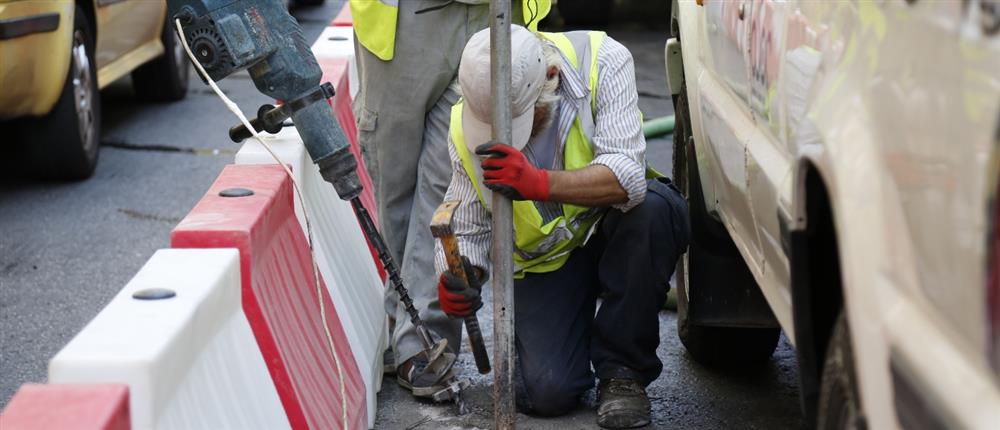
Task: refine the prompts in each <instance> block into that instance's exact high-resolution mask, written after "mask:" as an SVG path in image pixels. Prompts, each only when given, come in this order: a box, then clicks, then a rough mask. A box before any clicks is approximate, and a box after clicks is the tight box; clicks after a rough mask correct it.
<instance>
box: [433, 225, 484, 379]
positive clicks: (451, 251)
mask: <svg viewBox="0 0 1000 430" xmlns="http://www.w3.org/2000/svg"><path fill="white" fill-rule="evenodd" d="M440 239H441V247H442V248H444V257H445V260H446V261H448V271H449V272H451V273H452V274H454V275H456V276H458V277H459V278H460V279H461V280H462V281H465V285H469V274H467V273H465V267H464V266H463V265H462V255H461V254H460V253H459V249H458V241H457V240H455V236H454V235H451V234H449V235H445V236H442V237H441V238H440ZM465 331H466V332H468V334H469V346H471V347H472V356H473V357H474V358H475V359H476V367H477V368H478V369H479V373H481V374H484V375H485V374H487V373H490V370H492V367H491V366H490V356H489V355H488V354H487V353H486V342H485V341H483V333H482V331H481V330H480V329H479V318H477V317H476V314H475V313H473V314H472V315H469V316H467V317H465Z"/></svg>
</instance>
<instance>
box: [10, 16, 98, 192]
mask: <svg viewBox="0 0 1000 430" xmlns="http://www.w3.org/2000/svg"><path fill="white" fill-rule="evenodd" d="M70 43H71V45H70V60H69V67H67V72H66V81H65V82H64V83H63V89H62V92H61V93H60V95H59V100H58V101H57V102H56V104H55V106H54V107H53V108H52V111H51V112H49V113H48V114H47V115H45V116H43V117H41V118H38V119H28V120H25V121H24V126H25V127H26V130H23V133H22V136H31V139H29V140H30V141H29V142H26V145H27V146H26V147H25V151H26V154H25V155H26V156H27V158H28V160H27V161H28V163H27V164H28V166H29V167H28V169H27V170H28V172H29V174H30V175H31V176H34V177H37V178H39V179H54V180H81V179H87V178H89V177H90V176H91V175H92V174H93V173H94V168H95V167H96V166H97V155H98V149H99V146H100V135H101V94H100V90H99V89H98V87H97V67H96V61H95V58H94V32H93V30H92V29H91V28H90V23H89V22H87V15H85V14H84V12H83V9H81V8H80V7H79V6H77V7H76V10H75V12H74V13H73V32H72V34H71V35H70Z"/></svg>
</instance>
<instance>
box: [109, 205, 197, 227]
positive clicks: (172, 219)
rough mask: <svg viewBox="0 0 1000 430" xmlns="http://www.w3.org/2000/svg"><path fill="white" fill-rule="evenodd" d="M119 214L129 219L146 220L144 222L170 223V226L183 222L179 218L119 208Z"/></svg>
mask: <svg viewBox="0 0 1000 430" xmlns="http://www.w3.org/2000/svg"><path fill="white" fill-rule="evenodd" d="M118 212H121V213H123V214H125V215H126V216H128V217H129V218H134V219H141V220H144V221H159V222H165V223H169V224H176V223H179V222H181V219H180V218H178V217H169V216H162V215H156V214H148V213H145V212H139V211H137V210H134V209H125V208H118Z"/></svg>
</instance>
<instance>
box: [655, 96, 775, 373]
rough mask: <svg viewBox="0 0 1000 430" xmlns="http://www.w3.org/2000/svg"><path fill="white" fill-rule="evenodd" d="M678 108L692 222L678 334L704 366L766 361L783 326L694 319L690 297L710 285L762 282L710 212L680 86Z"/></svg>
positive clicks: (677, 174) (679, 148) (680, 275)
mask: <svg viewBox="0 0 1000 430" xmlns="http://www.w3.org/2000/svg"><path fill="white" fill-rule="evenodd" d="M674 111H675V113H676V114H675V118H676V127H675V128H674V154H673V157H674V161H673V169H674V171H673V175H674V180H675V182H676V183H677V185H678V188H680V189H681V190H682V191H683V193H684V195H685V197H687V199H688V214H689V217H690V220H691V221H690V222H691V242H690V244H689V245H688V252H687V254H685V255H684V257H683V258H681V259H680V261H678V262H677V266H678V267H677V270H676V273H677V335H678V337H680V339H681V343H683V344H684V347H685V348H686V349H687V350H688V353H690V354H691V356H692V357H693V358H694V359H695V361H698V362H699V363H702V364H706V365H710V366H716V367H730V366H737V365H744V364H752V363H759V362H764V361H766V360H767V359H768V358H770V357H771V354H772V353H774V349H775V347H777V345H778V338H779V336H780V335H781V331H780V329H778V328H770V327H766V328H756V327H749V328H748V327H723V326H710V325H700V324H697V323H695V322H693V321H691V319H690V318H689V310H690V304H691V302H692V300H690V299H691V298H692V297H696V295H698V294H707V293H705V290H706V289H707V288H708V285H709V284H710V283H714V282H726V283H727V284H728V283H732V284H733V285H741V286H748V287H749V288H754V289H755V288H757V286H756V283H755V282H754V280H753V276H752V275H751V274H750V270H749V269H748V268H747V267H746V263H745V262H744V261H743V258H742V257H741V256H740V254H739V251H738V250H737V249H736V245H735V244H733V241H732V239H730V238H729V234H728V233H727V232H726V229H725V227H724V226H723V225H722V224H721V223H720V222H718V221H716V220H715V219H714V218H712V217H711V216H710V215H709V214H708V213H707V211H706V210H705V201H704V196H703V194H702V190H701V179H700V177H699V175H698V168H697V164H696V163H697V161H696V157H695V153H694V152H695V147H694V141H693V139H692V138H691V126H690V116H689V115H690V113H689V111H688V104H687V90H686V88H682V89H681V92H680V95H679V96H678V97H677V99H676V103H675V109H674ZM719 274H724V275H722V277H720V275H719ZM701 302H702V303H704V301H701Z"/></svg>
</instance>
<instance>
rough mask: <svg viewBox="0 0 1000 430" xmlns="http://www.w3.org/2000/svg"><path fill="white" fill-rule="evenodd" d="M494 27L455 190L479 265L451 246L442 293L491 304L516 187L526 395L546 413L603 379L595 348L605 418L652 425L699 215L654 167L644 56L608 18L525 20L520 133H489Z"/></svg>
mask: <svg viewBox="0 0 1000 430" xmlns="http://www.w3.org/2000/svg"><path fill="white" fill-rule="evenodd" d="M489 38H490V36H489V31H488V30H484V31H480V32H479V33H476V34H475V35H474V36H472V38H471V40H470V41H469V43H468V45H467V46H466V48H465V51H464V53H463V55H462V64H461V66H460V67H459V72H458V80H459V83H460V84H461V89H462V92H463V99H462V101H461V102H460V103H459V104H457V105H456V106H455V107H454V108H453V109H452V114H451V115H452V116H451V132H450V136H449V137H450V142H451V145H450V146H449V149H450V154H451V160H452V163H453V164H454V174H453V176H452V180H451V184H450V186H449V187H448V191H447V194H446V196H445V199H447V200H449V201H450V200H458V201H459V202H460V206H459V209H458V210H457V211H456V213H455V216H454V221H453V224H452V227H453V228H454V231H455V234H456V235H457V236H458V239H459V243H460V246H461V248H462V252H463V254H464V255H465V257H466V258H467V259H468V262H467V265H468V266H471V267H469V268H468V269H467V270H466V273H475V274H477V275H478V276H470V278H472V279H471V280H470V281H469V284H471V285H469V284H466V283H464V282H462V281H460V280H459V279H460V278H458V277H456V276H454V275H453V274H451V273H450V272H447V271H446V270H447V265H446V263H445V260H444V256H443V253H442V252H441V250H440V249H438V250H437V251H438V252H437V258H436V260H437V261H436V263H437V264H436V266H437V269H438V271H439V272H441V275H440V278H439V283H438V293H439V296H440V302H441V307H442V308H443V309H444V310H445V312H446V313H448V314H449V315H452V316H455V317H464V316H465V315H468V314H470V313H471V312H475V310H476V309H478V308H479V307H480V306H482V301H481V298H480V289H481V286H482V282H483V280H484V278H485V273H487V269H488V267H489V253H490V244H491V232H490V217H491V215H490V202H491V196H490V192H499V193H502V194H503V195H505V196H507V197H509V198H510V199H511V200H513V201H514V202H513V204H514V216H513V219H514V232H515V244H514V263H515V270H516V272H515V273H514V278H515V281H514V332H515V334H514V337H515V342H516V347H517V357H518V361H517V366H516V367H515V384H516V387H517V390H518V393H517V400H518V407H519V408H520V409H522V410H523V411H524V412H527V413H533V414H537V415H545V416H554V415H562V414H565V413H567V412H569V411H571V410H572V409H573V408H574V407H575V406H576V404H577V401H578V398H579V396H580V395H581V394H582V393H583V392H585V391H586V390H588V389H590V388H591V387H593V385H594V372H593V371H592V370H591V364H593V369H594V370H595V371H596V373H597V378H598V379H599V380H600V382H599V384H598V402H599V407H598V410H597V423H598V424H599V425H600V426H602V427H605V428H632V427H639V426H643V425H646V424H648V423H649V422H650V404H649V399H648V398H647V397H646V391H645V387H646V386H647V385H648V384H649V383H650V382H652V381H653V380H654V379H656V378H657V377H658V376H659V374H660V371H661V370H662V368H663V364H662V363H661V362H660V360H659V358H658V357H657V355H656V348H657V346H658V345H659V342H660V338H659V318H658V316H657V313H658V312H659V310H660V307H661V306H662V304H663V302H664V299H665V298H666V294H667V290H668V289H669V284H668V281H669V279H670V275H671V274H672V272H673V270H674V267H675V265H676V263H677V259H678V258H679V257H680V256H681V254H682V253H683V252H684V251H685V250H686V248H687V243H688V238H689V232H688V228H689V225H688V219H687V206H686V202H685V201H684V198H683V197H682V196H681V195H680V193H679V192H678V191H677V190H676V188H674V187H673V186H672V185H670V181H669V180H666V179H662V178H657V179H653V178H654V177H657V176H659V175H658V174H656V173H655V172H653V171H651V170H649V171H647V169H646V168H645V151H646V141H645V139H644V137H643V134H642V122H641V115H640V113H639V108H638V105H637V100H638V94H637V92H636V84H635V71H634V67H633V63H632V56H631V54H630V53H629V51H628V50H627V49H626V48H625V47H624V46H622V45H621V44H620V43H618V42H617V41H615V40H614V39H611V38H610V37H607V36H606V35H605V34H604V33H602V32H584V31H577V32H569V33H542V34H535V33H532V32H531V31H529V30H528V29H525V28H524V27H520V26H516V25H515V26H512V29H511V52H512V67H511V69H512V73H511V74H512V81H513V82H512V87H511V95H512V96H511V97H512V100H511V105H512V118H513V119H512V124H513V125H512V135H513V142H512V146H506V145H499V144H495V143H493V142H488V140H489V139H490V135H491V134H490V130H491V122H492V117H493V116H492V106H493V103H492V100H491V98H490V42H489ZM483 185H485V187H484V186H483ZM598 297H600V298H601V299H602V301H601V305H600V307H599V309H597V313H596V315H595V308H596V304H597V299H598ZM456 321H460V320H456Z"/></svg>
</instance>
